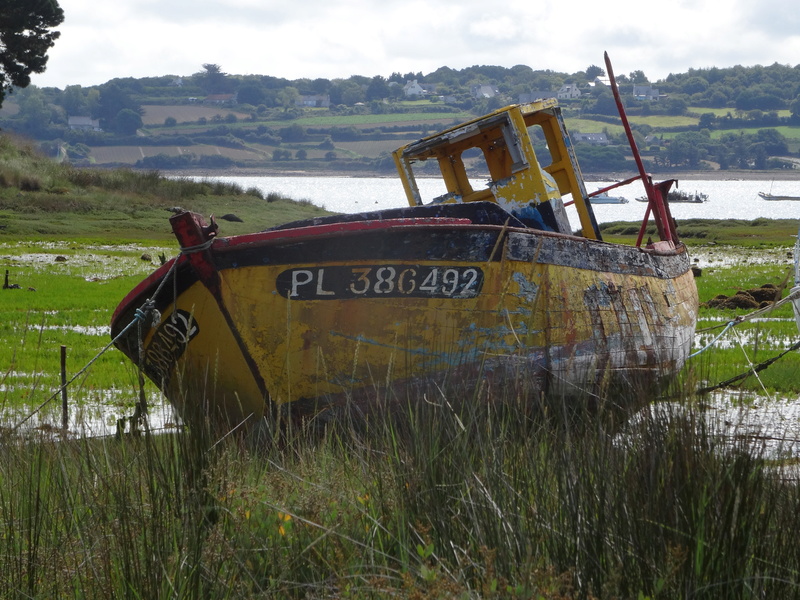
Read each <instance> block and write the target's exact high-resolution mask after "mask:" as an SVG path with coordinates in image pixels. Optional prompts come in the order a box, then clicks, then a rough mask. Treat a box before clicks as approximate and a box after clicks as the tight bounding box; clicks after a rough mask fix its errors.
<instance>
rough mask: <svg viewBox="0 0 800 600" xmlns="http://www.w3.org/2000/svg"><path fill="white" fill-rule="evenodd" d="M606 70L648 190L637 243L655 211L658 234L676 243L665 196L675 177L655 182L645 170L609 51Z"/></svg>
mask: <svg viewBox="0 0 800 600" xmlns="http://www.w3.org/2000/svg"><path fill="white" fill-rule="evenodd" d="M605 60H606V71H607V73H608V78H609V81H610V83H611V91H612V92H613V93H614V101H615V102H616V103H617V110H618V111H619V118H620V119H621V120H622V126H623V127H624V128H625V135H627V136H628V143H629V144H630V146H631V152H632V153H633V159H634V160H635V161H636V167H637V169H638V170H639V176H638V178H637V177H634V179H641V180H642V184H643V185H644V189H645V191H646V192H647V210H646V211H645V214H644V220H643V221H642V227H641V229H640V230H639V237H638V238H637V240H636V245H637V246H641V245H642V238H643V237H644V232H645V229H646V228H647V221H648V220H649V218H650V213H651V212H652V213H653V219H654V220H655V222H656V229H657V230H658V236H659V237H660V238H661V239H662V240H663V241H666V242H673V243H676V242H677V241H678V232H677V231H676V230H675V222H674V221H673V220H672V214H670V210H669V204H667V202H666V200H665V198H666V196H667V194H668V193H669V188H670V187H672V184H673V183H674V181H675V180H674V179H669V180H667V181H662V182H661V183H655V184H654V183H653V178H652V176H651V175H650V174H649V173H647V171H645V168H644V163H643V162H642V157H641V156H640V155H639V149H638V148H637V147H636V142H635V141H634V139H633V131H631V126H630V123H628V116H627V115H626V114H625V108H624V107H623V106H622V99H621V98H620V95H619V88H618V87H617V80H616V79H615V78H614V70H613V69H612V68H611V59H610V58H609V57H608V52H606V53H605Z"/></svg>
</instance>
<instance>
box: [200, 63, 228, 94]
mask: <svg viewBox="0 0 800 600" xmlns="http://www.w3.org/2000/svg"><path fill="white" fill-rule="evenodd" d="M203 69H204V71H200V72H199V73H195V74H194V75H193V77H194V79H195V81H197V84H198V85H199V86H200V87H201V88H202V89H203V90H205V92H206V93H207V94H224V93H226V92H228V91H230V90H229V82H228V74H227V73H223V72H222V67H220V66H219V65H215V64H212V63H205V64H203Z"/></svg>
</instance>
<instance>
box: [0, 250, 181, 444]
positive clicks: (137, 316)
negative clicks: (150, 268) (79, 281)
mask: <svg viewBox="0 0 800 600" xmlns="http://www.w3.org/2000/svg"><path fill="white" fill-rule="evenodd" d="M188 251H190V252H192V251H196V250H193V249H192V248H189V249H188ZM183 253H184V251H183V249H181V252H180V253H179V254H178V256H176V257H175V259H174V261H173V263H172V266H171V267H170V268H169V271H167V273H166V275H164V277H163V278H162V279H161V282H160V283H159V284H158V287H157V288H156V291H155V292H153V295H152V296H150V297H149V298H148V299H147V300H145V301H144V302H143V303H142V305H141V306H140V307H139V308H137V309H136V310H135V311H134V317H133V319H132V320H131V322H130V323H128V324H127V325H126V326H125V327H123V328H122V331H120V332H119V333H118V334H117V335H116V337H114V339H112V340H111V341H110V342H109V343H108V344H106V346H104V347H103V349H102V350H100V352H98V353H97V354H96V355H95V356H94V357H93V358H92V359H91V360H90V361H89V362H87V363H86V364H85V365H84V366H83V368H82V369H81V370H80V371H78V372H77V373H75V375H73V376H72V378H71V379H70V380H69V381H67V382H66V383H64V384H62V385H60V386H59V387H58V389H57V390H56V391H55V392H54V393H53V395H52V396H50V397H49V398H47V400H45V401H44V402H42V403H41V404H40V405H39V406H37V407H36V408H35V409H33V411H32V412H31V413H30V414H28V416H26V417H25V418H24V419H22V420H21V421H20V422H19V423H17V424H16V425H14V427H12V428H11V431H13V432H15V431H17V430H18V429H19V428H20V427H22V426H23V425H24V424H25V423H27V422H28V421H30V420H31V419H32V418H33V416H34V415H36V414H37V413H39V411H41V410H42V409H43V408H44V407H45V406H47V405H48V404H49V403H50V402H52V401H53V400H54V399H55V398H57V397H58V396H59V394H61V392H62V391H64V390H65V389H67V388H68V387H69V386H70V385H71V384H72V383H73V382H74V381H75V380H76V379H78V377H80V376H81V375H83V374H84V373H85V372H86V371H87V370H89V367H91V366H92V365H93V364H94V363H95V362H96V361H97V360H98V359H99V358H100V357H101V356H103V354H105V353H106V352H107V351H108V350H109V349H110V348H111V347H112V346H113V345H114V344H116V342H117V341H118V340H119V339H120V338H122V337H123V336H124V335H126V334H127V333H128V331H130V329H131V328H132V327H133V326H134V325H138V324H140V323H142V322H144V321H145V320H146V319H148V318H153V317H154V316H155V315H158V311H157V310H156V302H155V298H157V297H158V294H159V293H160V292H161V290H162V288H163V287H164V284H166V282H167V280H168V279H169V278H170V276H171V275H172V274H173V273H174V271H175V268H176V267H177V265H178V259H179V258H180V256H181V254H183ZM159 320H160V316H159Z"/></svg>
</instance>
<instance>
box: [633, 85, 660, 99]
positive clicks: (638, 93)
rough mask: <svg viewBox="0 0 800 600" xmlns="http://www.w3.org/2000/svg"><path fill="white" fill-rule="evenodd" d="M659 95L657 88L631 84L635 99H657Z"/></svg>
mask: <svg viewBox="0 0 800 600" xmlns="http://www.w3.org/2000/svg"><path fill="white" fill-rule="evenodd" d="M659 96H660V94H659V92H658V88H654V87H652V86H649V85H637V84H635V83H634V84H633V97H634V98H636V99H637V100H650V101H657V100H658V98H659Z"/></svg>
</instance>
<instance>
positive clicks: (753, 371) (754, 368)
mask: <svg viewBox="0 0 800 600" xmlns="http://www.w3.org/2000/svg"><path fill="white" fill-rule="evenodd" d="M797 298H800V290H797V291H794V292H792V293H790V294H789V295H788V296H786V297H785V298H782V299H780V300H777V301H776V302H774V303H772V304H770V305H769V306H765V307H764V308H759V309H758V310H755V311H753V312H751V313H748V314H746V315H741V316H738V317H736V318H735V319H733V320H731V321H728V322H727V323H725V325H724V329H723V330H722V332H720V334H719V335H718V336H717V337H715V338H714V339H713V340H712V341H711V342H710V343H708V344H707V345H706V346H705V347H703V348H701V349H700V350H698V351H697V352H694V353H692V354H690V355H689V358H694V357H695V356H698V355H699V354H702V353H703V352H705V351H706V350H708V349H709V348H711V347H712V346H714V344H716V343H717V342H718V341H719V339H720V338H721V337H722V336H723V335H725V334H726V333H727V332H728V331H730V330H731V329H732V328H733V327H735V326H736V325H739V324H740V323H744V322H746V321H752V320H753V319H756V318H758V317H760V316H761V315H763V314H765V313H769V312H771V311H773V310H775V309H776V308H778V307H780V306H782V305H784V304H786V303H787V302H792V301H793V300H796V299H797ZM717 327H719V326H714V327H708V328H706V329H703V330H701V331H709V330H711V329H716V328H717ZM737 341H738V342H739V346H740V347H741V348H742V351H743V352H744V346H742V343H741V340H740V339H739V338H738V337H737ZM798 349H800V341H798V342H795V343H794V344H792V345H791V346H790V347H789V348H787V349H786V350H784V351H783V352H781V353H780V354H779V355H778V356H774V357H772V358H770V359H768V360H765V361H764V362H761V363H759V364H757V365H753V363H752V362H751V361H750V357H749V356H747V353H746V352H745V358H747V362H748V364H749V365H750V368H749V369H748V370H747V371H745V372H744V373H740V374H739V375H736V376H735V377H731V378H730V379H726V380H725V381H722V382H720V383H718V384H716V385H712V386H708V387H704V388H700V389H698V390H697V393H699V394H706V393H708V392H711V391H714V390H718V389H720V388H724V387H727V386H729V385H731V384H732V383H736V382H737V381H741V380H742V379H744V378H745V377H749V376H750V375H755V376H756V379H758V382H759V383H760V384H761V387H762V388H763V387H764V384H763V383H762V382H761V378H760V377H759V376H758V374H759V373H760V372H761V371H763V370H764V369H766V368H767V367H769V366H770V365H771V364H773V363H774V362H776V361H777V360H779V359H781V358H783V357H784V356H786V355H787V354H789V353H790V352H793V351H795V350H798ZM765 391H766V390H765Z"/></svg>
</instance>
